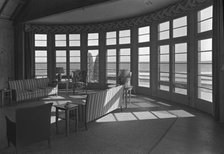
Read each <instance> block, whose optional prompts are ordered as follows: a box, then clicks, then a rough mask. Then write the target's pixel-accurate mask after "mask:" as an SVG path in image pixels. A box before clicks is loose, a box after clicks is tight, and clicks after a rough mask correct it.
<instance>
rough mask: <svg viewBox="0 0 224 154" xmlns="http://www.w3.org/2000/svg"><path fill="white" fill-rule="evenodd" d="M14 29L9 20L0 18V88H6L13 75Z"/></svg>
mask: <svg viewBox="0 0 224 154" xmlns="http://www.w3.org/2000/svg"><path fill="white" fill-rule="evenodd" d="M13 52H14V30H13V24H12V22H11V21H6V20H1V19H0V89H3V88H7V86H8V83H7V81H8V78H10V79H11V78H13V77H14V64H13V63H14V62H13V61H14V60H13V59H14V56H13Z"/></svg>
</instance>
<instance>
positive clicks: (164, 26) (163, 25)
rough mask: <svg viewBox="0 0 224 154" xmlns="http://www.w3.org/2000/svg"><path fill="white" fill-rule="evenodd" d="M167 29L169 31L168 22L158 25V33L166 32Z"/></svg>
mask: <svg viewBox="0 0 224 154" xmlns="http://www.w3.org/2000/svg"><path fill="white" fill-rule="evenodd" d="M168 29H170V22H169V21H167V22H164V23H161V24H159V31H160V32H161V31H164V30H168Z"/></svg>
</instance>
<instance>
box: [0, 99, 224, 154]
mask: <svg viewBox="0 0 224 154" xmlns="http://www.w3.org/2000/svg"><path fill="white" fill-rule="evenodd" d="M71 97H72V98H75V97H76V98H78V97H79V96H71ZM62 98H63V97H62ZM64 98H65V97H64ZM53 99H54V100H57V99H56V98H51V99H45V101H46V100H48V101H52V100H53ZM66 99H67V98H66ZM26 103H30V104H35V102H24V103H22V104H20V105H17V106H6V107H4V108H1V110H0V120H1V125H0V131H1V132H0V134H1V135H0V145H1V147H0V153H1V154H2V153H6V154H8V153H14V152H15V148H14V147H13V146H11V147H9V148H7V146H6V145H7V144H6V143H7V141H6V135H5V132H6V131H5V124H4V123H5V121H4V116H5V115H9V116H13V112H14V111H15V108H17V107H18V106H19V107H21V106H26ZM53 123H54V117H52V148H51V149H48V148H47V144H46V143H40V144H36V145H32V146H30V147H27V148H25V149H24V151H23V152H24V153H58V154H63V153H111V154H112V153H116V154H117V153H120V154H122V153H140V154H141V153H150V154H224V124H220V123H218V122H215V121H214V120H213V119H212V117H211V116H210V115H207V114H205V113H202V112H200V111H197V110H194V109H192V108H189V107H184V106H178V105H176V104H168V103H167V102H164V101H163V102H161V101H156V100H153V99H150V98H147V97H143V96H134V95H133V96H132V99H131V103H129V104H128V108H127V109H124V110H123V111H122V112H121V111H120V110H118V111H115V112H113V113H110V114H108V115H106V116H105V117H102V118H100V119H98V120H97V121H96V122H93V123H90V124H89V129H88V130H87V131H85V130H83V129H82V128H80V130H79V131H78V132H75V131H72V132H71V134H70V135H69V137H66V136H65V130H64V128H63V126H64V124H63V123H61V125H60V126H61V129H60V130H59V132H60V133H59V134H58V135H56V133H55V126H54V124H53Z"/></svg>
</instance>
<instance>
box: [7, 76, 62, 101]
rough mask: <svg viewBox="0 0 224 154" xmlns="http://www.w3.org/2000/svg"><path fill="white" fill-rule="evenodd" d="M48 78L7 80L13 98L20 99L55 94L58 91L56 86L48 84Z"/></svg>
mask: <svg viewBox="0 0 224 154" xmlns="http://www.w3.org/2000/svg"><path fill="white" fill-rule="evenodd" d="M48 82H49V79H48V78H43V79H26V80H14V81H9V88H10V89H12V90H13V99H14V100H15V101H22V100H28V99H34V98H39V97H44V96H48V95H55V94H57V93H58V86H57V85H55V86H53V87H52V86H48Z"/></svg>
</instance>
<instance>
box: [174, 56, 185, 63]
mask: <svg viewBox="0 0 224 154" xmlns="http://www.w3.org/2000/svg"><path fill="white" fill-rule="evenodd" d="M175 62H176V63H181V62H187V54H176V55H175Z"/></svg>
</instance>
